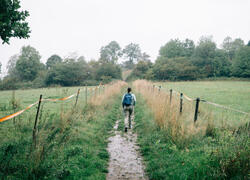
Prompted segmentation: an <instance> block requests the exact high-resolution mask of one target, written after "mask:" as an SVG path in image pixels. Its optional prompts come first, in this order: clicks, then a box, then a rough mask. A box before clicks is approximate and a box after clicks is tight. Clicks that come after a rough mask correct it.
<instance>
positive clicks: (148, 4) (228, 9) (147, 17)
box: [0, 0, 250, 67]
mask: <svg viewBox="0 0 250 180" xmlns="http://www.w3.org/2000/svg"><path fill="white" fill-rule="evenodd" d="M21 6H22V9H25V10H28V11H29V12H30V17H29V18H28V22H29V26H30V28H31V31H32V32H31V34H30V38H29V39H27V40H23V39H16V38H12V39H11V41H10V45H7V44H4V45H2V44H0V61H1V62H2V64H3V66H4V67H5V66H6V63H7V61H8V60H9V58H10V57H11V56H12V55H14V54H17V53H19V52H20V49H21V47H22V46H23V45H31V46H33V47H35V48H36V49H37V50H38V51H39V52H40V54H41V56H42V62H46V60H47V58H48V57H49V56H51V55H53V54H58V55H60V56H61V57H65V56H67V55H68V54H69V53H70V52H77V53H78V55H79V56H80V55H83V56H84V57H85V58H86V59H87V60H90V59H92V58H94V59H98V57H99V50H100V48H101V46H104V45H107V44H108V43H109V42H110V41H112V40H115V41H117V42H118V43H119V44H120V46H121V47H124V46H125V45H127V44H129V43H131V42H133V43H138V44H139V45H140V47H141V49H142V51H143V52H146V53H148V54H149V55H150V56H151V59H152V60H155V58H156V57H157V55H158V51H159V48H160V46H162V45H164V44H165V43H166V42H167V41H169V40H170V39H175V38H179V39H181V40H182V39H185V38H190V39H192V40H194V41H195V42H196V43H197V41H198V40H199V38H200V37H201V36H202V35H212V36H213V40H214V41H215V42H216V43H217V45H221V43H222V41H223V39H224V38H225V37H226V36H231V37H232V38H238V37H240V38H242V39H243V40H244V41H245V43H247V41H248V40H250V0H21ZM0 41H1V40H0Z"/></svg>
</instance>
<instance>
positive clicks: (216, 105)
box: [153, 85, 250, 115]
mask: <svg viewBox="0 0 250 180" xmlns="http://www.w3.org/2000/svg"><path fill="white" fill-rule="evenodd" d="M153 87H158V88H159V89H167V88H163V87H162V86H156V85H153ZM171 92H174V93H175V94H178V95H181V94H182V95H183V97H184V98H185V99H186V100H188V101H197V99H192V98H190V97H188V96H187V95H186V94H184V93H180V92H178V91H175V90H173V89H170V93H171ZM199 101H201V102H204V103H207V104H210V105H213V106H215V107H219V108H223V109H228V110H231V111H235V112H238V113H242V114H245V115H250V113H247V112H244V111H241V110H238V109H234V108H230V107H227V106H224V105H220V104H217V103H213V102H209V101H206V100H204V99H201V100H200V99H199Z"/></svg>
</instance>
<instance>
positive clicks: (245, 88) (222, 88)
mask: <svg viewBox="0 0 250 180" xmlns="http://www.w3.org/2000/svg"><path fill="white" fill-rule="evenodd" d="M155 84H157V85H161V86H162V87H163V88H166V89H164V91H168V90H170V89H173V90H175V91H178V92H182V93H184V94H186V95H187V96H189V97H191V98H192V99H196V98H197V97H199V98H201V99H205V100H207V101H210V102H214V103H217V104H221V105H224V106H227V107H230V108H234V109H237V110H240V111H244V112H247V113H250V82H249V81H187V82H165V83H160V82H158V83H155ZM177 98H179V97H177ZM184 103H188V102H187V101H185V100H184ZM193 104H194V103H193ZM200 108H201V109H204V110H206V111H210V112H211V113H213V115H214V116H215V119H216V121H217V122H216V123H217V124H220V123H222V121H223V123H226V124H230V125H232V126H234V125H239V124H241V123H245V122H247V121H249V120H250V116H246V115H244V114H241V113H238V112H233V111H230V110H225V109H221V108H218V107H214V106H212V105H208V104H205V103H202V102H201V103H200Z"/></svg>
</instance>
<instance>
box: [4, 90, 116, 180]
mask: <svg viewBox="0 0 250 180" xmlns="http://www.w3.org/2000/svg"><path fill="white" fill-rule="evenodd" d="M116 89H117V90H119V88H116ZM109 92H110V91H109ZM116 94H117V93H116ZM106 97H108V99H106V100H103V101H107V102H105V103H103V104H102V105H99V104H98V105H96V104H95V102H93V103H92V104H89V105H88V106H87V107H85V108H84V109H82V107H80V106H79V108H76V109H75V110H65V111H64V110H61V112H59V113H56V112H54V113H44V114H43V115H42V117H40V119H39V125H38V129H39V132H38V137H37V146H36V148H35V149H31V145H32V126H33V123H31V119H29V118H27V119H21V121H20V123H19V124H18V126H10V125H9V124H12V122H6V123H4V124H1V128H0V132H1V134H2V135H3V136H4V137H3V138H2V140H1V142H0V179H18V178H21V179H105V178H106V173H107V165H108V160H109V155H108V152H107V151H106V148H107V144H108V141H107V139H108V137H109V136H110V130H111V129H112V127H113V125H114V123H115V121H116V119H117V116H118V115H120V112H119V111H120V109H119V108H120V99H119V100H117V98H118V97H117V96H115V97H114V96H111V95H109V96H108V95H107V94H106ZM97 98H101V97H97ZM32 118H33V116H32Z"/></svg>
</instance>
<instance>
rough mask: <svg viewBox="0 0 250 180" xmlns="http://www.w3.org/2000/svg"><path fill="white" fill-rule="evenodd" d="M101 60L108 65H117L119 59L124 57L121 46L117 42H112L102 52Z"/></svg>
mask: <svg viewBox="0 0 250 180" xmlns="http://www.w3.org/2000/svg"><path fill="white" fill-rule="evenodd" d="M100 54H101V57H100V60H101V61H103V62H106V63H113V64H116V63H117V61H118V59H119V57H121V56H122V51H121V47H120V45H119V44H118V43H117V42H116V41H111V42H110V43H109V44H108V45H106V46H104V47H102V48H101V50H100Z"/></svg>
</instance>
